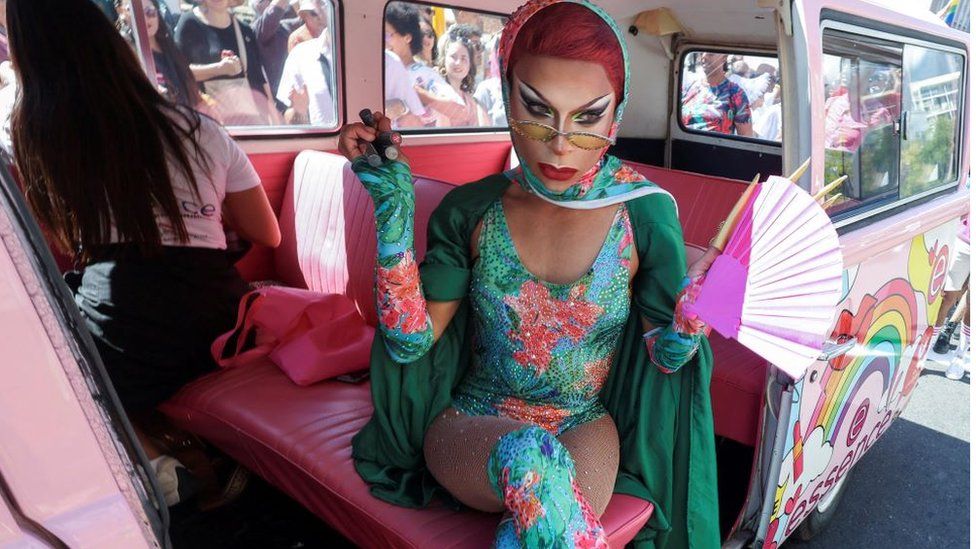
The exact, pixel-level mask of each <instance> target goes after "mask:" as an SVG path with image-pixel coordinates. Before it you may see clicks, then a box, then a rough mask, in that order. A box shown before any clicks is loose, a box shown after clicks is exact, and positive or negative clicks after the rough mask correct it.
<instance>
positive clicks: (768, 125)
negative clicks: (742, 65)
mask: <svg viewBox="0 0 976 549" xmlns="http://www.w3.org/2000/svg"><path fill="white" fill-rule="evenodd" d="M756 73H757V74H758V75H766V76H767V78H766V79H765V81H764V82H765V88H763V89H762V90H761V93H760V95H759V98H758V99H756V100H755V101H753V103H752V104H751V105H750V106H749V108H750V110H751V111H752V130H753V132H754V133H755V136H756V137H758V138H760V139H767V140H770V141H780V140H781V139H782V136H781V132H782V129H783V106H782V104H781V101H780V87H779V84H778V83H777V80H778V77H777V75H776V68H775V67H773V66H772V65H769V64H766V63H763V64H762V65H759V67H758V68H756Z"/></svg>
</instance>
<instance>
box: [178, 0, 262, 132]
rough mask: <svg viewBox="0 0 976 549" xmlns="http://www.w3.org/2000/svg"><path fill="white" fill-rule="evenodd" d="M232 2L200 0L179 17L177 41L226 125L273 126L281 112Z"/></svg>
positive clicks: (251, 33) (254, 42) (251, 35)
mask: <svg viewBox="0 0 976 549" xmlns="http://www.w3.org/2000/svg"><path fill="white" fill-rule="evenodd" d="M229 3H230V2H229V0H200V3H199V4H198V5H197V6H195V7H194V8H193V9H191V10H189V11H187V12H185V13H184V14H183V15H182V16H181V17H180V22H179V23H178V24H177V26H176V43H177V45H178V46H179V48H180V51H182V52H183V55H185V56H186V58H187V60H188V61H189V63H190V72H192V73H193V76H194V78H195V79H196V80H197V82H200V83H202V84H203V88H204V90H205V91H206V92H207V95H209V96H210V97H211V98H213V100H214V101H215V103H216V109H217V112H218V114H219V116H220V118H221V120H222V121H223V122H224V123H225V124H228V125H238V124H241V125H248V124H260V125H264V124H274V123H276V122H277V119H278V118H279V117H278V111H277V108H276V107H275V105H274V102H273V100H272V98H273V95H272V93H271V88H270V86H269V85H268V80H267V78H266V77H265V73H264V65H263V63H262V61H261V54H260V52H259V51H258V45H257V39H256V38H255V36H254V31H252V30H251V28H250V27H248V26H247V25H244V24H242V23H240V22H239V21H238V20H237V19H236V18H235V17H234V15H233V14H232V13H231V11H230V6H229ZM245 60H246V61H245ZM240 84H246V85H247V86H242V85H240ZM247 87H250V90H247V89H246V88H247Z"/></svg>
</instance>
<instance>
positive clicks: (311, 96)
mask: <svg viewBox="0 0 976 549" xmlns="http://www.w3.org/2000/svg"><path fill="white" fill-rule="evenodd" d="M94 1H95V2H96V3H98V4H101V5H102V7H103V11H105V12H106V14H108V15H109V16H110V18H111V19H113V20H114V21H115V23H116V27H117V28H118V29H119V30H120V32H122V34H123V36H125V37H126V38H127V39H128V40H129V42H130V44H132V45H133V46H134V44H135V42H136V40H135V37H134V36H133V35H134V32H133V28H134V25H133V21H134V19H133V14H132V13H131V9H132V8H131V4H130V3H128V2H120V1H119V0H94ZM142 5H143V10H144V18H145V21H146V32H147V34H148V37H149V44H150V47H151V50H152V54H153V61H154V64H155V68H156V84H157V87H158V89H159V90H160V92H161V93H163V95H164V96H166V97H167V98H169V99H171V100H173V101H175V102H177V103H179V104H182V105H185V106H189V107H192V108H194V109H197V110H199V111H200V112H203V113H206V114H208V115H210V116H211V117H213V118H215V119H217V120H218V121H220V122H222V123H223V124H225V125H233V126H240V125H278V124H312V125H315V126H326V127H328V126H334V125H335V124H336V120H337V116H336V99H335V98H336V95H335V82H336V78H335V72H334V62H333V53H332V52H333V48H332V32H331V28H330V27H331V24H330V21H331V17H332V10H331V9H330V8H329V6H328V5H327V3H326V0H248V3H247V4H245V3H244V0H196V1H195V2H193V3H189V4H187V3H181V2H180V0H143V2H142Z"/></svg>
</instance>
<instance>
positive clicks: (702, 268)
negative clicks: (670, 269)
mask: <svg viewBox="0 0 976 549" xmlns="http://www.w3.org/2000/svg"><path fill="white" fill-rule="evenodd" d="M720 255H722V252H720V251H719V250H718V248H716V247H715V246H709V247H708V249H707V250H705V253H704V255H702V256H701V257H700V258H698V261H695V262H694V263H692V265H691V266H690V267H688V274H687V275H686V276H687V277H688V278H689V279H690V280H695V279H696V278H698V277H700V276H702V275H704V274H705V273H707V272H708V269H709V268H711V266H712V263H714V262H715V258H717V257H718V256H720Z"/></svg>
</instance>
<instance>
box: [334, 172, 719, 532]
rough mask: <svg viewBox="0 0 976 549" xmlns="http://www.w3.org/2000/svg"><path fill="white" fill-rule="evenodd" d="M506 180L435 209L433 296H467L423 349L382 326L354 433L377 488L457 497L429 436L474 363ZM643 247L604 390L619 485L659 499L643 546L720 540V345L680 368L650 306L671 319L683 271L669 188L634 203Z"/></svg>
mask: <svg viewBox="0 0 976 549" xmlns="http://www.w3.org/2000/svg"><path fill="white" fill-rule="evenodd" d="M508 185H509V181H508V179H507V178H505V177H504V176H502V175H493V176H489V177H487V178H485V179H483V180H481V181H478V182H476V183H471V184H468V185H463V186H460V187H457V188H456V189H453V190H452V191H451V192H450V193H448V194H447V196H445V197H444V199H443V201H442V202H441V204H440V205H439V206H438V207H437V209H436V210H435V211H434V213H433V214H432V216H431V219H430V223H429V226H428V228H427V235H428V236H427V254H426V256H425V258H424V261H423V263H422V264H421V266H420V274H421V279H422V282H423V287H424V294H425V295H426V297H427V299H429V300H432V301H454V300H461V304H460V307H459V308H458V311H457V313H456V314H455V315H454V319H453V320H452V321H451V323H450V325H449V326H448V327H447V329H446V330H445V331H444V333H443V335H442V336H441V338H440V339H439V340H438V341H437V342H436V343H435V344H434V347H433V348H432V349H431V350H430V351H429V352H428V353H427V354H426V355H424V357H423V358H421V359H420V360H417V361H416V362H413V363H410V364H403V365H401V364H397V363H395V362H394V361H393V360H392V359H391V358H389V356H388V355H387V353H386V351H385V348H384V346H383V342H382V341H381V339H380V337H381V336H380V335H379V331H377V336H376V339H375V340H374V341H373V352H372V358H371V360H370V375H371V383H372V395H373V405H374V407H375V410H374V412H373V417H372V418H371V419H370V421H369V423H367V424H366V426H365V427H363V429H362V431H360V432H359V433H358V434H357V435H356V437H355V438H354V439H353V459H354V460H355V465H356V470H357V471H358V472H359V474H360V476H361V477H362V478H363V480H365V481H366V482H367V483H368V484H369V485H370V492H371V493H372V494H373V495H374V496H375V497H377V498H379V499H382V500H384V501H388V502H390V503H394V504H396V505H401V506H405V507H424V506H426V505H428V504H429V503H430V502H431V501H432V499H434V498H435V497H440V498H442V499H444V500H446V501H448V502H454V500H453V498H451V497H450V495H449V494H448V493H447V491H446V490H444V489H443V488H442V487H440V486H439V485H438V484H437V482H436V481H435V480H434V478H433V477H432V476H431V475H430V473H429V472H428V471H427V469H426V468H425V465H424V457H423V440H424V433H425V431H426V429H427V426H428V425H430V423H431V422H432V421H433V420H434V417H435V416H436V415H437V414H438V413H440V412H441V411H443V410H444V409H445V408H447V407H448V406H449V405H450V404H451V391H452V389H453V388H454V387H455V386H456V385H457V384H458V383H459V382H460V381H461V379H462V378H463V376H464V374H465V371H466V369H467V366H468V364H469V363H470V355H469V353H470V349H469V342H470V338H469V335H468V333H467V328H468V315H469V305H468V300H467V295H468V284H469V279H470V273H471V267H472V261H471V257H470V256H471V254H470V243H471V235H472V233H473V231H474V230H475V227H476V226H477V224H478V222H479V221H480V219H481V217H482V215H483V214H484V212H485V210H486V209H487V208H488V206H489V205H491V204H492V203H493V202H494V201H495V200H497V199H498V198H500V197H501V196H502V194H503V193H504V192H505V190H506V189H507V188H508ZM626 205H627V211H628V213H629V214H630V220H631V224H632V227H633V231H634V240H635V246H636V250H637V254H638V257H639V262H640V263H639V266H638V270H637V274H636V275H635V276H634V279H633V298H632V301H633V303H632V305H631V315H630V318H629V319H628V321H627V324H626V326H625V328H624V333H623V334H622V336H621V339H620V347H619V349H618V350H617V353H616V357H615V358H614V363H613V366H612V368H611V369H610V375H609V377H608V378H607V382H606V385H605V386H604V388H603V391H602V392H601V394H600V398H601V400H602V402H603V404H604V405H605V406H606V408H607V410H608V411H609V412H610V415H611V417H613V419H614V422H615V423H616V425H617V430H618V432H619V434H620V445H621V448H620V469H619V472H618V474H617V483H616V486H615V487H614V491H615V492H617V493H621V494H628V495H631V496H635V497H638V498H641V499H644V500H648V501H650V502H652V503H653V504H654V514H653V515H652V516H651V518H650V520H648V522H647V524H646V526H645V527H644V528H643V529H642V530H641V531H640V533H639V534H638V535H637V537H636V538H635V540H634V545H635V546H637V547H641V548H652V547H657V548H664V547H667V548H676V549H677V548H685V547H693V548H712V547H719V545H720V534H719V525H718V489H717V483H716V466H715V439H714V431H713V427H712V407H711V398H710V394H709V381H710V379H711V374H712V352H711V348H710V347H709V345H708V340H707V339H705V338H704V337H702V338H701V345H700V347H699V350H698V353H697V354H696V355H695V356H694V357H693V358H692V359H691V360H690V361H689V362H688V363H687V364H685V365H684V366H682V367H681V368H680V369H679V370H678V371H677V372H675V373H673V374H665V373H662V372H661V371H659V370H658V369H657V368H656V367H655V366H653V365H652V364H651V363H650V360H649V359H648V353H647V348H646V346H645V344H644V339H643V326H642V323H641V316H643V317H645V318H647V319H648V320H649V321H650V322H651V323H653V324H655V325H667V324H669V323H670V322H671V320H672V315H673V312H674V305H675V297H676V296H677V294H678V288H679V285H680V283H681V280H682V278H683V277H684V274H685V270H686V268H685V247H684V239H683V237H682V233H681V225H680V224H679V223H678V214H677V209H676V207H675V205H674V202H673V201H672V200H671V198H670V197H669V196H667V195H665V194H652V195H648V196H643V197H640V198H636V199H633V200H631V201H629V202H627V203H626Z"/></svg>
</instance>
